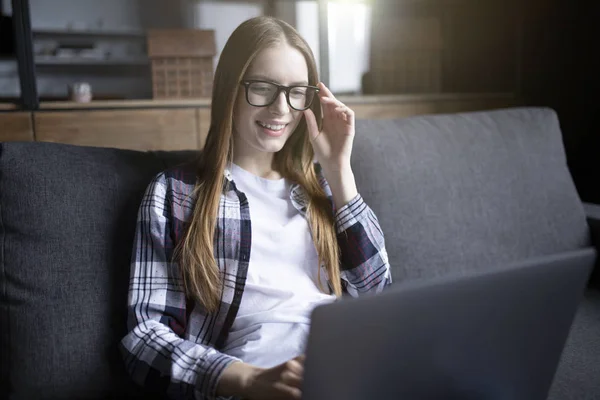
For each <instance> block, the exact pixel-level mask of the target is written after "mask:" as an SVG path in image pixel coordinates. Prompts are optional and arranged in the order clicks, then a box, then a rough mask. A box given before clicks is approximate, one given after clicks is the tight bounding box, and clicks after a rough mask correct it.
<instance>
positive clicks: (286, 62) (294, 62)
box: [246, 43, 308, 85]
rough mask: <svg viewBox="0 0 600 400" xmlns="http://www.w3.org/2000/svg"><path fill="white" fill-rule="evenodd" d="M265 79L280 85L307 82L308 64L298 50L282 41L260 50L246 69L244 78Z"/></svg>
mask: <svg viewBox="0 0 600 400" xmlns="http://www.w3.org/2000/svg"><path fill="white" fill-rule="evenodd" d="M253 78H254V79H265V80H269V81H273V82H275V83H279V84H282V85H290V84H300V83H307V82H308V66H307V64H306V60H305V59H304V55H303V54H302V53H301V52H300V50H298V49H296V48H294V47H291V46H290V45H288V44H287V43H282V44H279V45H276V46H273V47H268V48H266V49H263V50H261V51H260V52H259V53H258V54H257V55H256V57H255V58H254V60H253V61H252V63H250V66H249V67H248V70H247V71H246V79H253Z"/></svg>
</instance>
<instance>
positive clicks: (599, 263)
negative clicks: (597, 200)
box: [583, 203, 600, 288]
mask: <svg viewBox="0 0 600 400" xmlns="http://www.w3.org/2000/svg"><path fill="white" fill-rule="evenodd" d="M583 209H584V211H585V216H586V218H587V222H588V226H589V227H590V236H591V238H592V245H593V246H594V247H595V248H596V249H597V250H598V254H600V204H591V203H583ZM590 286H595V287H598V288H600V257H598V259H597V260H596V266H595V268H594V271H593V272H592V277H591V279H590Z"/></svg>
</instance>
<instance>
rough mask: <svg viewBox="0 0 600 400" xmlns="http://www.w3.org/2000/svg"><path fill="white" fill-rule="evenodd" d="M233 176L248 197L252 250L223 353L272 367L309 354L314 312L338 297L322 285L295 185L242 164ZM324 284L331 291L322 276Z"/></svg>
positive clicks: (254, 363)
mask: <svg viewBox="0 0 600 400" xmlns="http://www.w3.org/2000/svg"><path fill="white" fill-rule="evenodd" d="M231 174H232V176H233V181H234V182H235V184H236V187H237V189H238V190H240V191H242V192H243V193H244V194H245V195H246V197H247V198H248V204H249V208H250V219H251V221H252V222H251V226H252V248H251V250H250V263H249V267H248V276H247V279H246V286H245V288H244V294H243V296H242V301H241V304H240V309H239V311H238V314H237V318H236V319H235V321H234V322H233V325H232V327H231V330H230V332H229V336H228V338H227V341H226V343H225V346H224V348H223V352H224V353H226V354H229V355H232V356H235V357H238V358H240V359H241V360H242V361H244V362H246V363H249V364H252V365H256V366H259V367H273V366H275V365H278V364H281V363H283V362H285V361H288V360H290V359H292V358H294V357H296V356H298V355H300V354H303V353H304V351H305V342H306V338H307V334H308V330H309V325H310V313H311V311H312V309H313V308H314V307H316V306H317V305H319V304H322V303H325V302H331V301H333V300H335V296H333V295H329V294H325V293H323V292H322V291H321V290H320V289H319V286H318V284H317V271H318V258H317V252H316V249H315V246H314V244H313V241H312V237H311V234H310V229H309V226H308V222H307V220H306V219H305V218H304V216H303V215H302V214H300V212H299V211H298V210H297V209H296V208H295V207H294V206H293V204H292V202H291V200H290V183H289V182H288V181H286V180H285V179H279V180H270V179H264V178H261V177H258V176H256V175H253V174H252V173H250V172H248V171H245V170H243V169H242V168H240V167H239V166H237V165H232V166H231ZM321 282H322V285H323V287H324V289H325V290H327V279H326V277H325V276H323V275H322V276H321Z"/></svg>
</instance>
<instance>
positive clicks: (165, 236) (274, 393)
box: [121, 17, 391, 400]
mask: <svg viewBox="0 0 600 400" xmlns="http://www.w3.org/2000/svg"><path fill="white" fill-rule="evenodd" d="M318 82H319V81H318V76H317V69H316V65H315V61H314V57H313V55H312V52H311V50H310V49H309V47H308V45H307V44H306V42H305V41H304V40H303V39H302V38H301V37H300V36H299V35H298V33H297V32H296V31H295V30H294V29H293V28H292V27H291V26H290V25H288V24H286V23H285V22H282V21H279V20H277V19H274V18H269V17H259V18H254V19H251V20H248V21H246V22H244V23H243V24H241V25H240V26H239V27H238V28H237V29H236V30H235V32H234V33H233V34H232V35H231V37H230V39H229V41H228V42H227V44H226V46H225V48H224V49H223V52H222V54H221V57H220V60H219V65H218V67H217V70H216V75H215V82H214V91H213V96H212V109H211V113H212V115H211V126H210V131H209V134H208V137H207V141H206V145H205V148H204V150H203V152H202V155H201V158H200V160H199V161H198V162H197V163H196V164H195V165H193V166H189V167H179V168H176V169H171V170H167V171H165V172H163V173H161V174H159V175H158V176H157V177H156V178H155V179H154V180H153V181H152V183H151V184H150V186H149V187H148V189H147V191H146V194H145V196H144V199H143V201H142V204H141V206H140V210H139V215H138V225H137V232H136V239H135V248H134V253H133V260H132V268H131V280H130V289H129V290H130V291H129V320H128V326H129V333H128V334H127V336H126V337H125V338H124V339H123V340H122V342H121V348H122V351H123V354H124V358H125V363H126V367H127V370H128V371H129V373H130V374H131V376H132V377H133V379H134V380H135V381H136V382H138V383H139V384H141V385H144V386H146V387H148V388H151V389H152V388H156V389H158V390H164V391H166V392H167V394H168V395H169V396H171V397H174V398H198V399H213V398H216V397H218V396H225V397H226V396H238V397H243V398H246V399H261V400H264V399H288V398H292V399H297V398H300V395H301V384H302V368H303V352H304V341H305V340H306V335H307V333H308V327H309V323H310V313H311V311H312V309H313V308H314V307H315V306H317V305H319V304H323V303H325V302H330V301H333V300H334V299H335V298H337V297H339V296H341V295H342V294H343V293H347V294H349V295H352V296H358V295H359V294H361V293H366V292H378V291H380V290H382V289H383V288H384V287H385V286H386V285H388V284H389V283H390V282H391V278H390V271H389V264H388V259H387V253H386V251H385V247H384V238H383V234H382V232H381V229H380V227H379V224H378V222H377V218H376V217H375V215H374V214H373V212H372V211H371V209H370V208H369V207H368V206H367V205H366V204H365V202H364V201H363V199H362V198H361V196H360V195H359V194H358V192H357V189H356V184H355V181H354V176H353V173H352V169H351V167H350V155H351V150H352V141H353V137H354V114H353V112H352V110H350V109H349V108H348V107H346V106H345V105H344V104H342V103H341V102H340V101H339V100H337V99H336V98H335V97H334V96H333V95H332V94H331V92H330V91H329V89H328V88H327V87H325V85H323V84H322V83H318ZM315 159H316V161H317V162H318V163H315V162H314V161H315Z"/></svg>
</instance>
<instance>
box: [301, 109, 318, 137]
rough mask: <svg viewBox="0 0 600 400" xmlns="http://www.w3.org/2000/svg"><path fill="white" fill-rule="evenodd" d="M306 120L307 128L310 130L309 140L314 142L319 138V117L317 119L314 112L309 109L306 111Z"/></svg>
mask: <svg viewBox="0 0 600 400" xmlns="http://www.w3.org/2000/svg"><path fill="white" fill-rule="evenodd" d="M304 118H305V119H306V128H307V129H308V134H309V138H310V141H311V142H312V141H313V140H315V139H316V137H317V136H319V126H318V125H317V117H315V113H313V111H312V110H311V109H310V108H309V109H307V110H304Z"/></svg>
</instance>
